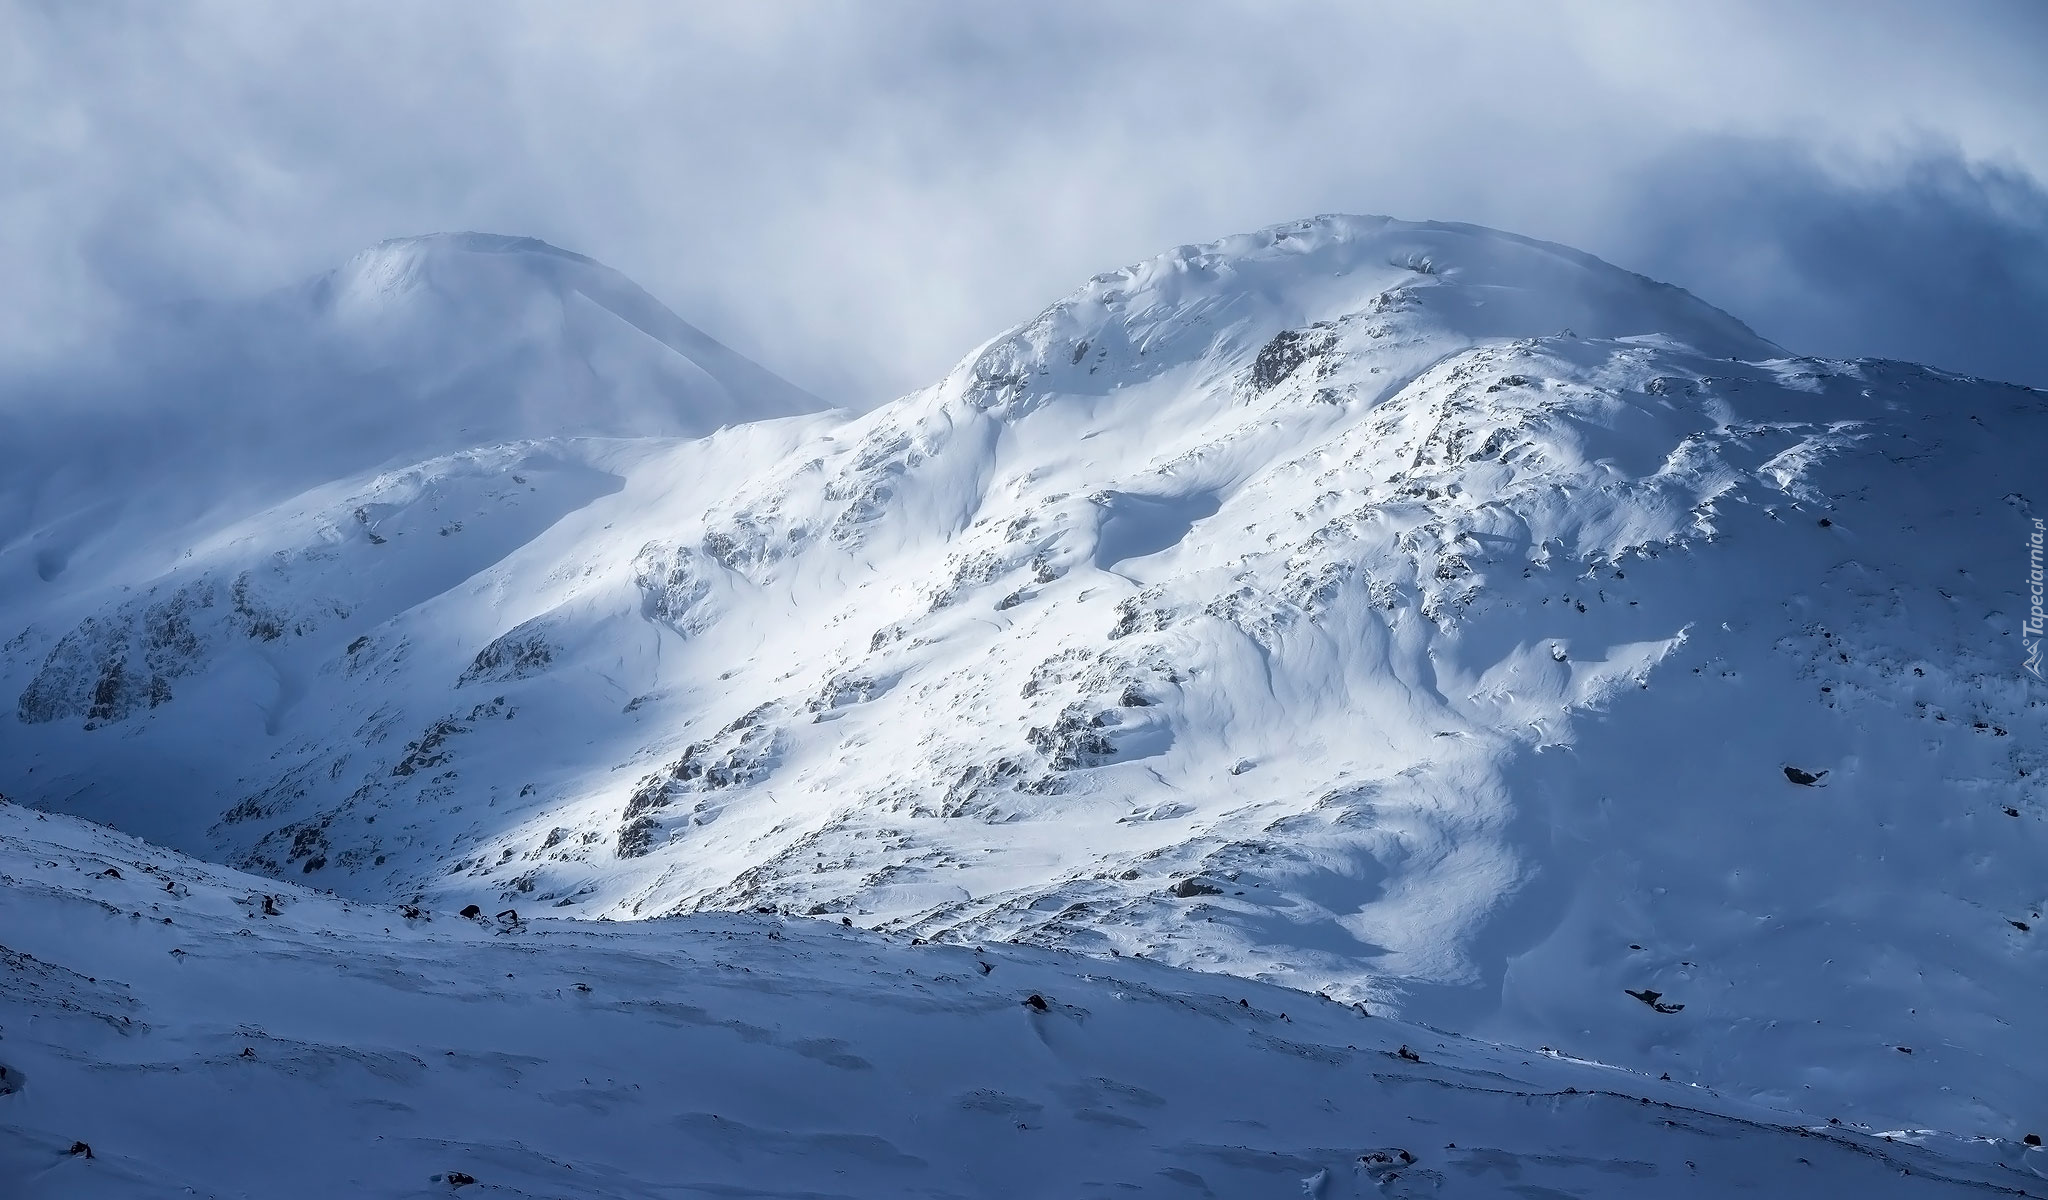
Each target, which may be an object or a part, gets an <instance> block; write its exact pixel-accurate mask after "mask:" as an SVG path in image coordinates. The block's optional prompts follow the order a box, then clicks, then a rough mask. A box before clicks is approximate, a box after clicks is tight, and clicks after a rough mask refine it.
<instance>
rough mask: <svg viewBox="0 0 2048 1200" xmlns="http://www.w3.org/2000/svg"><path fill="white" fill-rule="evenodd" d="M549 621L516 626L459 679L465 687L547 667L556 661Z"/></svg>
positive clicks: (479, 655) (525, 675)
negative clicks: (548, 626) (481, 681)
mask: <svg viewBox="0 0 2048 1200" xmlns="http://www.w3.org/2000/svg"><path fill="white" fill-rule="evenodd" d="M546 626H547V623H546V622H545V621H544V620H540V619H536V620H532V621H528V622H526V623H524V624H522V625H517V626H514V627H513V628H512V629H510V630H508V631H507V632H505V633H503V634H500V635H499V636H498V637H497V638H495V639H493V640H492V642H491V643H490V644H489V645H487V646H485V647H484V648H483V649H481V650H479V651H477V654H476V658H475V659H473V660H471V662H470V664H469V667H468V668H467V669H466V670H464V671H463V672H462V675H461V676H460V677H459V678H458V679H456V681H455V686H456V687H463V686H466V685H468V684H472V683H475V682H477V681H479V680H489V681H492V682H497V683H504V682H509V681H511V680H514V679H526V678H528V677H530V676H533V675H538V674H540V673H541V672H542V671H545V670H547V669H548V667H549V665H550V664H552V663H553V662H554V661H555V647H554V644H553V643H552V642H550V641H549V640H548V638H547V634H546Z"/></svg>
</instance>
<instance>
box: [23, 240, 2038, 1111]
mask: <svg viewBox="0 0 2048 1200" xmlns="http://www.w3.org/2000/svg"><path fill="white" fill-rule="evenodd" d="M373 257H374V254H373ZM388 274H389V272H384V271H383V269H382V268H377V269H370V268H363V269H356V268H351V269H350V271H345V272H343V273H342V275H341V276H338V277H337V278H338V279H343V280H355V279H370V280H377V279H384V278H386V277H387V275H388ZM397 274H398V275H399V276H401V277H403V276H404V275H405V272H403V271H399V272H397ZM366 286H367V285H366ZM355 289H356V285H355V284H353V283H351V284H348V285H347V286H342V285H341V284H336V285H334V286H333V287H331V288H329V289H327V290H326V291H324V292H321V293H319V295H320V296H325V297H327V299H322V300H320V302H321V303H328V304H331V305H332V306H333V308H334V311H336V312H337V313H340V312H346V311H348V305H347V304H345V303H342V302H341V301H340V300H336V299H333V297H336V296H343V295H352V294H354V290H355ZM400 290H401V291H403V290H404V289H402V288H401V289H400ZM407 294H411V293H407ZM337 319H339V318H337ZM485 324H486V325H489V322H485ZM403 326H404V322H403V321H398V322H395V323H394V328H400V329H402V327H403ZM491 327H493V328H495V326H491ZM392 336H393V337H395V338H398V339H399V341H401V342H402V341H403V336H404V335H403V334H402V333H395V334H393V335H392ZM537 394H538V393H537ZM790 407H792V408H793V407H795V406H794V405H792V406H790ZM771 411H772V412H785V411H789V410H788V409H764V410H763V414H762V415H769V414H770V412H771ZM2044 415H2048V402H2044V398H2043V396H2042V395H2041V394H2040V393H2038V392H2033V391H2028V390H2025V389H2019V388H2011V387H2005V386H2003V385H1997V384H1989V383H1984V382H1980V381H1973V380H1965V379H1959V378H1955V377H1951V376H1946V375H1941V374H1938V373H1933V372H1928V371H1925V370H1922V369H1919V368H1915V367H1910V366H1906V365H1903V364H1895V363H1884V362H1854V363H1852V362H1824V361H1817V360H1811V359H1799V358H1793V357H1789V356H1787V355H1786V353H1785V352H1784V351H1783V350H1781V349H1779V348H1777V347H1775V346H1772V345H1770V344H1768V343H1766V342H1764V341H1762V340H1761V339H1759V338H1757V337H1756V336H1755V335H1754V334H1752V333H1751V332H1750V331H1748V330H1747V329H1745V328H1744V327H1743V326H1742V325H1741V324H1740V323H1739V322H1737V321H1735V320H1734V319H1733V318H1730V317H1728V316H1727V315H1726V314H1723V313H1720V312H1718V311H1716V310H1714V309H1712V308H1710V307H1708V306H1706V305H1703V304H1701V303H1700V302H1698V301H1697V300H1695V299H1693V298H1692V297H1690V296H1687V295H1686V294H1685V293H1683V292H1679V291H1677V290H1675V289H1672V288H1669V287H1666V286H1663V285H1660V284H1657V283H1654V282H1653V281H1650V280H1646V279H1642V278H1640V277H1637V276H1634V275H1630V274H1628V273H1626V272H1623V271H1619V270H1617V269H1615V268H1613V267H1610V266H1608V265H1606V264H1604V263H1600V262H1598V261H1597V260H1594V259H1591V258H1588V257H1586V256H1584V255H1580V254H1577V253H1575V252H1572V251H1568V250H1565V249H1563V248H1561V247H1556V246H1550V245H1546V244H1542V243H1536V242H1531V241H1528V240H1526V239H1520V238H1516V237H1512V236H1510V235H1506V234H1500V233H1496V232H1493V231H1489V230H1482V229H1477V228H1474V227H1470V226H1456V225H1436V224H1411V223H1403V222H1394V221H1389V220H1386V219H1384V218H1349V217H1330V218H1320V219H1317V220H1314V221H1306V222H1298V223H1295V224H1293V225H1288V226H1279V227H1275V228H1273V229H1269V230H1266V231H1262V232H1260V233H1256V234H1250V235H1245V236H1243V237H1238V238H1231V239H1227V240H1225V241H1223V242H1220V243H1216V244H1214V245H1211V246H1205V247H1183V248H1180V249H1178V250H1175V251H1173V252H1171V253H1169V254H1167V255H1164V256H1161V257H1160V258H1158V259H1155V260H1152V261H1150V262H1148V263H1145V264H1141V265H1139V266H1136V267H1133V268H1130V269H1127V270H1125V271H1121V272H1113V273H1110V274H1106V275H1103V276H1099V277H1097V278H1096V279H1095V280H1094V281H1092V282H1091V283H1089V284H1088V285H1087V286H1086V287H1084V288H1082V289H1081V290H1080V291H1078V292H1076V293H1074V294H1073V295H1072V296H1069V297H1068V298H1066V299H1064V300H1062V301H1061V302H1059V303H1058V304H1055V305H1054V306H1053V307H1051V308H1050V309H1048V310H1047V311H1046V312H1045V313H1044V314H1042V315H1041V316H1040V317H1039V318H1038V319H1037V320H1035V321H1033V322H1032V323H1030V324H1028V325H1026V326H1024V327H1022V328H1020V329H1018V330H1015V331H1012V332H1011V333H1008V334H1006V335H1004V336H1002V337H999V338H997V339H995V340H994V341H992V342H990V343H988V344H987V345H985V346H983V347H981V348H980V349H978V350H977V351H976V352H975V353H973V354H972V355H970V356H969V357H968V358H967V359H966V360H964V361H963V363H962V364H961V365H960V367H959V368H958V369H956V370H955V371H954V372H953V373H952V374H951V375H949V376H948V377H947V378H946V379H945V380H943V381H941V382H939V383H938V384H936V385H935V386H933V387H932V388H929V389H927V390H925V391H923V392H920V393H917V394H914V395H912V396H908V397H905V398H903V399H902V400H899V401H897V402H895V403H893V404H889V405H885V406H882V407H881V408H879V409H877V410H875V411H873V412H870V413H868V414H866V415H863V416H860V417H856V418H847V417H844V416H840V415H833V414H822V415H791V416H787V417H784V418H783V419H777V420H768V421H761V422H755V423H750V424H745V425H739V426H735V427H732V428H727V429H724V430H722V431H719V432H716V433H713V434H711V436H708V437H704V438H699V439H689V438H683V437H676V436H650V435H653V434H676V433H682V432H701V431H702V430H703V428H705V427H706V426H707V425H708V423H700V424H699V426H698V427H696V428H691V429H683V428H680V427H676V428H669V427H664V428H660V429H652V430H647V429H622V428H611V429H591V430H579V429H576V428H570V429H568V430H566V433H568V434H575V433H579V432H580V433H601V434H606V435H607V436H563V437H548V438H536V437H533V436H530V435H533V434H536V433H538V432H540V431H539V430H537V429H534V428H532V427H527V426H520V427H518V428H517V429H516V431H515V433H514V434H513V435H511V436H515V437H518V438H519V439H521V440H513V441H510V442H498V443H495V444H491V445H476V446H471V447H468V448H462V449H451V448H449V447H448V446H446V445H445V444H444V443H443V442H437V441H435V440H434V439H437V438H443V437H444V435H449V436H452V435H453V434H454V433H459V432H461V430H462V428H464V427H463V426H459V425H458V426H455V427H452V428H451V427H448V426H445V425H430V430H429V432H430V434H431V436H426V435H423V436H424V437H425V444H423V446H422V453H421V454H419V455H418V456H417V458H418V460H419V461H417V462H415V463H413V464H412V465H408V466H402V467H387V468H386V469H381V470H377V469H366V470H363V471H360V472H353V473H351V472H340V473H337V474H335V475H332V476H326V475H316V476H313V477H309V478H306V479H304V480H303V481H302V483H303V487H302V488H300V489H298V491H297V493H296V494H293V495H290V496H289V497H280V498H271V499H270V500H269V501H267V502H266V503H262V504H256V505H253V506H251V507H248V508H246V509H244V510H240V511H235V512H233V513H231V514H225V513H223V514H220V515H218V517H217V519H212V520H210V521H200V520H195V521H194V522H193V523H191V524H190V525H188V526H185V527H182V528H181V530H180V537H179V538H178V539H177V540H176V541H174V542H173V541H162V540H159V541H156V542H152V543H150V545H149V547H148V549H147V550H146V551H143V550H138V551H136V552H135V553H134V554H132V555H131V556H129V557H127V558H116V557H111V556H110V557H107V558H105V559H103V560H102V561H103V563H104V564H105V565H104V567H103V569H102V570H101V571H100V572H99V573H98V574H97V575H96V576H88V577H86V578H84V579H80V578H78V577H76V576H71V575H69V574H67V575H64V576H61V577H60V578H58V579H57V580H55V581H54V582H53V584H52V586H51V587H50V588H48V589H44V590H38V589H37V588H34V587H29V586H26V585H21V586H16V587H15V588H13V589H12V590H10V591H8V592H6V593H4V597H5V601H4V604H0V619H4V620H5V622H6V624H7V627H8V628H11V629H19V630H20V632H19V634H16V635H10V636H12V639H13V640H11V641H8V642H6V643H5V644H4V648H0V684H4V686H5V689H6V694H8V695H11V696H13V697H15V698H16V720H15V721H14V722H12V723H11V724H6V725H4V726H0V755H4V756H5V759H6V761H8V762H10V763H12V764H15V765H14V766H13V767H12V769H11V773H10V774H9V775H8V776H7V777H6V779H5V780H4V786H5V787H6V789H7V790H8V791H9V792H10V793H11V794H15V795H17V796H19V797H20V798H23V799H27V800H30V801H32V802H34V803H37V804H40V805H43V806H46V807H50V808H56V809H62V810H65V811H71V812H78V813H83V814H86V815H90V816H93V817H95V818H97V819H102V820H107V821H110V822H112V823H114V824H116V825H118V826H119V827H121V828H123V829H125V830H127V831H129V832H133V833H139V834H143V835H145V836H148V837H151V838H153V839H156V840H160V841H163V842H165V843H168V844H171V845H174V846H177V847H179V848H180V849H183V850H186V851H189V852H192V853H195V854H199V855H202V856H206V857H211V858H215V859H219V860H226V861H231V862H233V863H235V864H237V865H239V866H242V867H244V868H251V869H256V870H260V871H264V872H267V873H270V874H274V875H280V876H284V877H286V878H292V879H297V880H302V881H305V882H310V883H314V884H317V885H318V886H322V887H329V888H334V889H336V890H337V891H339V892H341V893H343V894H345V895H350V896H355V897H359V898H365V899H380V900H389V899H393V898H400V899H415V900H416V902H422V903H428V904H431V905H435V906H438V907H441V908H452V907H459V906H460V905H461V904H462V903H466V902H469V901H471V900H476V901H479V902H483V903H485V904H486V906H487V907H491V908H493V909H495V908H496V907H498V906H500V905H501V904H505V903H516V904H518V905H519V906H521V907H522V908H525V909H529V910H533V909H545V910H547V911H550V912H559V913H561V914H562V915H570V916H580V917H611V918H624V917H654V916H660V915H664V914H670V913H678V912H682V913H687V912H694V911H700V910H705V909H750V908H754V907H757V906H763V905H766V906H770V907H773V908H776V909H778V910H781V911H784V912H788V913H793V914H811V915H821V916H837V915H845V916H846V917H848V918H850V919H852V920H853V921H854V922H855V923H856V924H858V925H862V926H875V927H881V928H884V929H887V930H893V931H899V932H904V933H915V934H918V935H921V936H925V937H927V938H932V939H936V940H944V941H959V942H990V941H1000V940H1013V941H1017V942H1023V943H1033V944H1040V945H1046V946H1058V947H1068V948H1073V949H1078V950H1082V951H1086V952H1090V953H1094V954H1107V953H1110V952H1112V951H1114V952H1117V953H1120V954H1123V955H1126V956H1132V955H1140V954H1142V955H1144V956H1146V957H1147V958H1150V959H1154V960H1159V961H1163V962H1165V963H1170V964H1174V965H1181V966H1190V967H1197V968H1201V969H1204V970H1210V971H1220V972H1226V973H1230V974H1235V975H1242V976H1252V977H1258V978H1262V979H1268V980H1272V981H1275V982H1279V983H1283V984H1287V985H1290V986H1294V987H1298V988H1302V989H1305V990H1310V991H1321V992H1325V993H1326V994H1328V995H1330V996H1332V997H1335V998H1337V999H1340V1000H1344V1001H1353V1000H1358V1001H1363V1002H1365V1003H1366V1004H1367V1005H1368V1006H1369V1007H1370V1008H1371V1009H1372V1010H1373V1011H1375V1012H1378V1013H1387V1014H1399V1015H1401V1016H1403V1017H1406V1018H1408V1019H1413V1020H1419V1021H1425V1022H1427V1023H1429V1024H1432V1025H1436V1026H1440V1027H1445V1028H1449V1029H1453V1030H1457V1031H1459V1032H1461V1033H1467V1034H1472V1035H1475V1036H1479V1037H1483V1038H1486V1039H1489V1040H1494V1041H1502V1042H1511V1043H1516V1044H1521V1045H1550V1046H1555V1047H1557V1048H1558V1049H1559V1050H1561V1051H1565V1052H1568V1053H1571V1054H1574V1055H1578V1056H1581V1057H1585V1058H1588V1059H1597V1060H1600V1061H1603V1062H1608V1063H1613V1064H1617V1065H1622V1066H1627V1067H1629V1068H1631V1069H1634V1070H1636V1071H1639V1072H1643V1073H1646V1074H1648V1075H1650V1076H1651V1077H1655V1076H1656V1075H1658V1074H1662V1073H1666V1072H1668V1073H1670V1074H1671V1075H1672V1077H1673V1079H1674V1080H1678V1081H1683V1082H1690V1083H1697V1084H1701V1085H1705V1086H1710V1087H1713V1088H1715V1089H1717V1090H1718V1091H1719V1092H1720V1093H1721V1094H1723V1095H1728V1096H1731V1097H1742V1098H1744V1100H1745V1102H1755V1103H1761V1104H1766V1105H1770V1106H1774V1107H1789V1108H1793V1109H1797V1110H1800V1111H1805V1112H1810V1113H1825V1114H1828V1115H1838V1116H1841V1117H1842V1118H1844V1119H1848V1120H1859V1121H1865V1122H1868V1123H1871V1124H1873V1125H1880V1126H1886V1127H1925V1128H1939V1129H1945V1130H1949V1131H1952V1132H1956V1133H1959V1134H1984V1135H1991V1136H1996V1137H2000V1138H2010V1137H2014V1136H2017V1135H2018V1133H2019V1132H2021V1131H2025V1130H2029V1129H2037V1128H2039V1127H2040V1126H2042V1125H2044V1124H2048V1107H2044V1106H2048V1092H2044V1089H2043V1088H2042V1087H2041V1085H2040V1082H2039V1079H2038V1072H2037V1071H2036V1070H2035V1068H2034V1067H2033V1065H2032V1064H2034V1063H2037V1062H2039V1061H2043V1059H2044V1057H2048V1029H2044V1026H2043V1025H2042V1023H2041V1022H2039V1021H2038V1020H2037V1019H2034V1018H2033V1015H2032V1013H2031V1005H2030V998H2031V997H2037V996H2039V995H2042V994H2048V951H2044V950H2043V948H2042V943H2041V941H2040V938H2041V937H2042V936H2044V935H2048V927H2043V926H2041V925H2040V924H2039V920H2040V913H2041V911H2042V909H2043V907H2044V902H2048V895H2044V891H2048V887H2044V885H2043V883H2042V881H2043V880H2044V879H2048V825H2044V822H2048V806H2044V803H2043V799H2044V798H2043V796H2042V794H2041V790H2040V780H2041V776H2042V769H2043V765H2044V764H2043V762H2042V758H2043V751H2042V747H2043V746H2044V745H2048V739H2044V735H2048V707H2044V705H2043V703H2042V696H2041V693H2040V691H2039V690H2038V689H2036V690H2033V691H2029V689H2028V687H2027V682H2026V677H2025V676H2023V675H2022V674H2021V672H2020V666H2019V663H2020V655H2019V651H2018V638H2017V637H2016V636H2014V631H2015V629H2016V627H2017V625H2018V616H2019V613H2020V612H2021V611H2022V608H2023V606H2022V604H2021V601H2020V593H2019V590H2018V589H2019V584H2020V582H2021V580H2022V578H2023V567H2024V562H2023V553H2024V550H2023V546H2024V540H2023V539H2024V536H2025V529H2026V528H2027V520H2028V516H2029V513H2030V511H2031V510H2030V508H2029V505H2030V504H2031V503H2032V502H2033V501H2031V500H2030V499H2029V496H2028V493H2029V491H2032V492H2033V493H2036V494H2038V492H2039V490H2040V484H2039V473H2038V471H2037V470H2032V469H2030V468H2031V466H2032V460H2031V454H2030V447H2031V446H2033V445H2036V444H2038V441H2037V439H2038V431H2039V430H2040V429H2041V428H2043V425H2042V422H2041V420H2040V418H2041V417H2042V416H2044ZM719 419H720V420H724V419H726V418H725V417H723V416H721V417H720V418H719ZM622 433H636V434H640V435H641V436H631V437H625V436H610V435H613V434H622ZM394 436H396V435H394ZM366 466H367V464H366ZM24 545H25V541H24V540H23V539H17V540H16V542H15V543H13V546H14V547H15V548H12V549H10V550H9V551H7V552H6V553H7V554H12V555H16V556H17V557H16V558H14V559H11V560H4V561H11V562H14V563H20V562H23V561H25V560H24V559H22V558H20V557H19V555H21V554H23V553H25V551H24V550H23V549H21V548H20V547H22V546H24ZM152 556H153V557H152ZM1787 768H1791V769H1792V770H1793V771H1794V772H1797V773H1800V776H1801V777H1804V776H1806V775H1812V776H1817V777H1818V778H1817V779H1816V780H1815V781H1814V782H1813V783H1812V784H1811V785H1808V784H1801V783H1797V782H1794V779H1793V776H1792V775H1789V774H1788V773H1787ZM1823 772H1824V774H1823ZM2037 930H2041V931H2042V932H2036V931H2037ZM1653 993H1654V995H1652V994H1653ZM1646 996H1647V997H1650V998H1649V999H1644V997H1646ZM1660 1006H1661V1007H1660Z"/></svg>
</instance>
